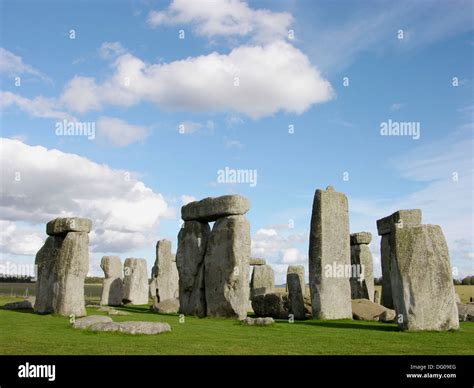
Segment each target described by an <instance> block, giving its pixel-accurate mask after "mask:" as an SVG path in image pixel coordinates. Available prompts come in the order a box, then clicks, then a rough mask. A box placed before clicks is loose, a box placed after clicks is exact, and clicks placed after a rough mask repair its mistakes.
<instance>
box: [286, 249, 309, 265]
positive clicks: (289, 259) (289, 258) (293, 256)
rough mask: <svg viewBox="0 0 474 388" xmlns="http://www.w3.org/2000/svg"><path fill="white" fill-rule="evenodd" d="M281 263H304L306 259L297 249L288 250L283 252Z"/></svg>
mask: <svg viewBox="0 0 474 388" xmlns="http://www.w3.org/2000/svg"><path fill="white" fill-rule="evenodd" d="M281 261H282V263H284V264H297V263H304V262H305V261H307V257H306V256H305V255H303V254H302V253H301V252H300V250H299V249H298V248H288V249H285V250H283V252H282V260H281Z"/></svg>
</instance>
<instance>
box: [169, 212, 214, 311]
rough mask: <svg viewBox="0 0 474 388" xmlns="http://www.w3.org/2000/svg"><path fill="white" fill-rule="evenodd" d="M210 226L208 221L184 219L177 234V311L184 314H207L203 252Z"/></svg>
mask: <svg viewBox="0 0 474 388" xmlns="http://www.w3.org/2000/svg"><path fill="white" fill-rule="evenodd" d="M209 234H210V228H209V225H208V224H207V223H202V222H198V221H186V222H185V223H184V225H183V227H182V228H181V230H180V231H179V234H178V250H177V252H176V266H177V267H178V272H179V304H180V307H179V311H180V313H181V314H185V315H195V316H198V317H204V316H205V315H206V294H205V288H204V255H205V253H206V247H207V241H208V239H209Z"/></svg>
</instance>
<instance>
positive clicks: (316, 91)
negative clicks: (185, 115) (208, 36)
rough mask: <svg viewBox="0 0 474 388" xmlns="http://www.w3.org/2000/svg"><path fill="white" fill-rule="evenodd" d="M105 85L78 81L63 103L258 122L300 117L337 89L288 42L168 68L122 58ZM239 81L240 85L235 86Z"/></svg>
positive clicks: (204, 57)
mask: <svg viewBox="0 0 474 388" xmlns="http://www.w3.org/2000/svg"><path fill="white" fill-rule="evenodd" d="M112 66H113V68H114V73H113V75H112V76H111V77H110V78H108V79H106V80H105V81H104V82H103V83H102V84H97V83H96V81H95V80H94V79H93V78H87V77H78V76H76V77H75V78H73V79H72V80H71V81H70V82H69V83H68V84H67V85H66V87H65V89H64V93H63V95H62V97H61V101H62V103H64V104H65V106H66V107H68V108H69V109H71V110H73V111H76V112H81V113H82V112H86V111H90V110H98V109H101V108H102V107H103V106H104V105H106V104H109V105H119V106H132V105H135V104H137V103H139V102H140V101H150V102H153V103H155V104H156V105H158V106H160V107H163V108H166V109H169V110H184V111H194V112H203V111H204V112H223V111H224V112H230V113H240V114H243V115H246V116H249V117H252V118H254V119H257V118H260V117H264V116H269V115H272V114H274V113H276V112H278V111H284V112H290V113H297V114H300V113H302V112H304V111H306V110H307V109H309V108H310V107H311V106H312V105H314V104H317V103H322V102H325V101H328V100H330V99H331V98H333V96H334V91H333V89H332V87H331V85H330V83H329V82H328V81H327V80H325V79H324V78H322V76H321V75H320V73H319V71H318V70H317V69H316V68H314V67H313V66H312V65H311V63H310V62H309V60H308V58H307V57H306V56H305V55H304V54H303V53H302V52H301V51H299V50H298V49H296V48H295V47H293V46H292V45H290V44H288V43H285V42H283V41H277V42H273V43H270V44H268V45H265V46H240V47H237V48H235V49H233V50H232V51H231V52H230V53H229V54H218V53H216V52H213V53H211V54H208V55H201V56H198V57H190V58H186V59H184V60H177V61H174V62H170V63H164V64H153V65H151V64H146V63H145V62H143V61H141V60H140V59H139V58H137V57H134V56H133V55H131V54H124V55H121V56H119V57H118V58H117V59H116V61H115V62H114V63H113V65H112ZM235 77H238V84H239V86H234V85H235V81H236V78H235Z"/></svg>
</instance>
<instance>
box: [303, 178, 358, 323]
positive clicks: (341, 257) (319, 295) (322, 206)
mask: <svg viewBox="0 0 474 388" xmlns="http://www.w3.org/2000/svg"><path fill="white" fill-rule="evenodd" d="M350 264H351V254H350V238H349V213H348V203H347V198H346V196H345V195H344V194H343V193H337V192H335V191H334V189H332V188H331V187H328V189H327V190H316V193H315V195H314V202H313V212H312V217H311V231H310V236H309V283H310V291H311V302H312V309H313V318H317V319H344V318H347V319H351V318H352V309H351V287H350V283H349V278H348V277H345V276H342V277H341V276H338V274H337V273H334V270H331V267H332V268H333V269H334V268H338V267H341V266H342V267H345V266H349V267H350ZM328 267H329V269H328Z"/></svg>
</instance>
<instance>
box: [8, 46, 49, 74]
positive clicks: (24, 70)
mask: <svg viewBox="0 0 474 388" xmlns="http://www.w3.org/2000/svg"><path fill="white" fill-rule="evenodd" d="M0 74H6V75H10V76H17V75H20V74H31V75H34V76H35V77H39V78H41V79H42V80H43V81H48V82H50V81H51V80H50V79H49V78H48V77H47V76H45V75H44V74H43V73H41V72H40V71H39V70H37V69H35V68H34V67H33V66H30V65H27V64H26V63H24V62H23V59H22V58H21V57H19V56H18V55H15V54H13V53H12V52H10V51H8V50H6V49H4V48H3V47H0Z"/></svg>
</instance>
